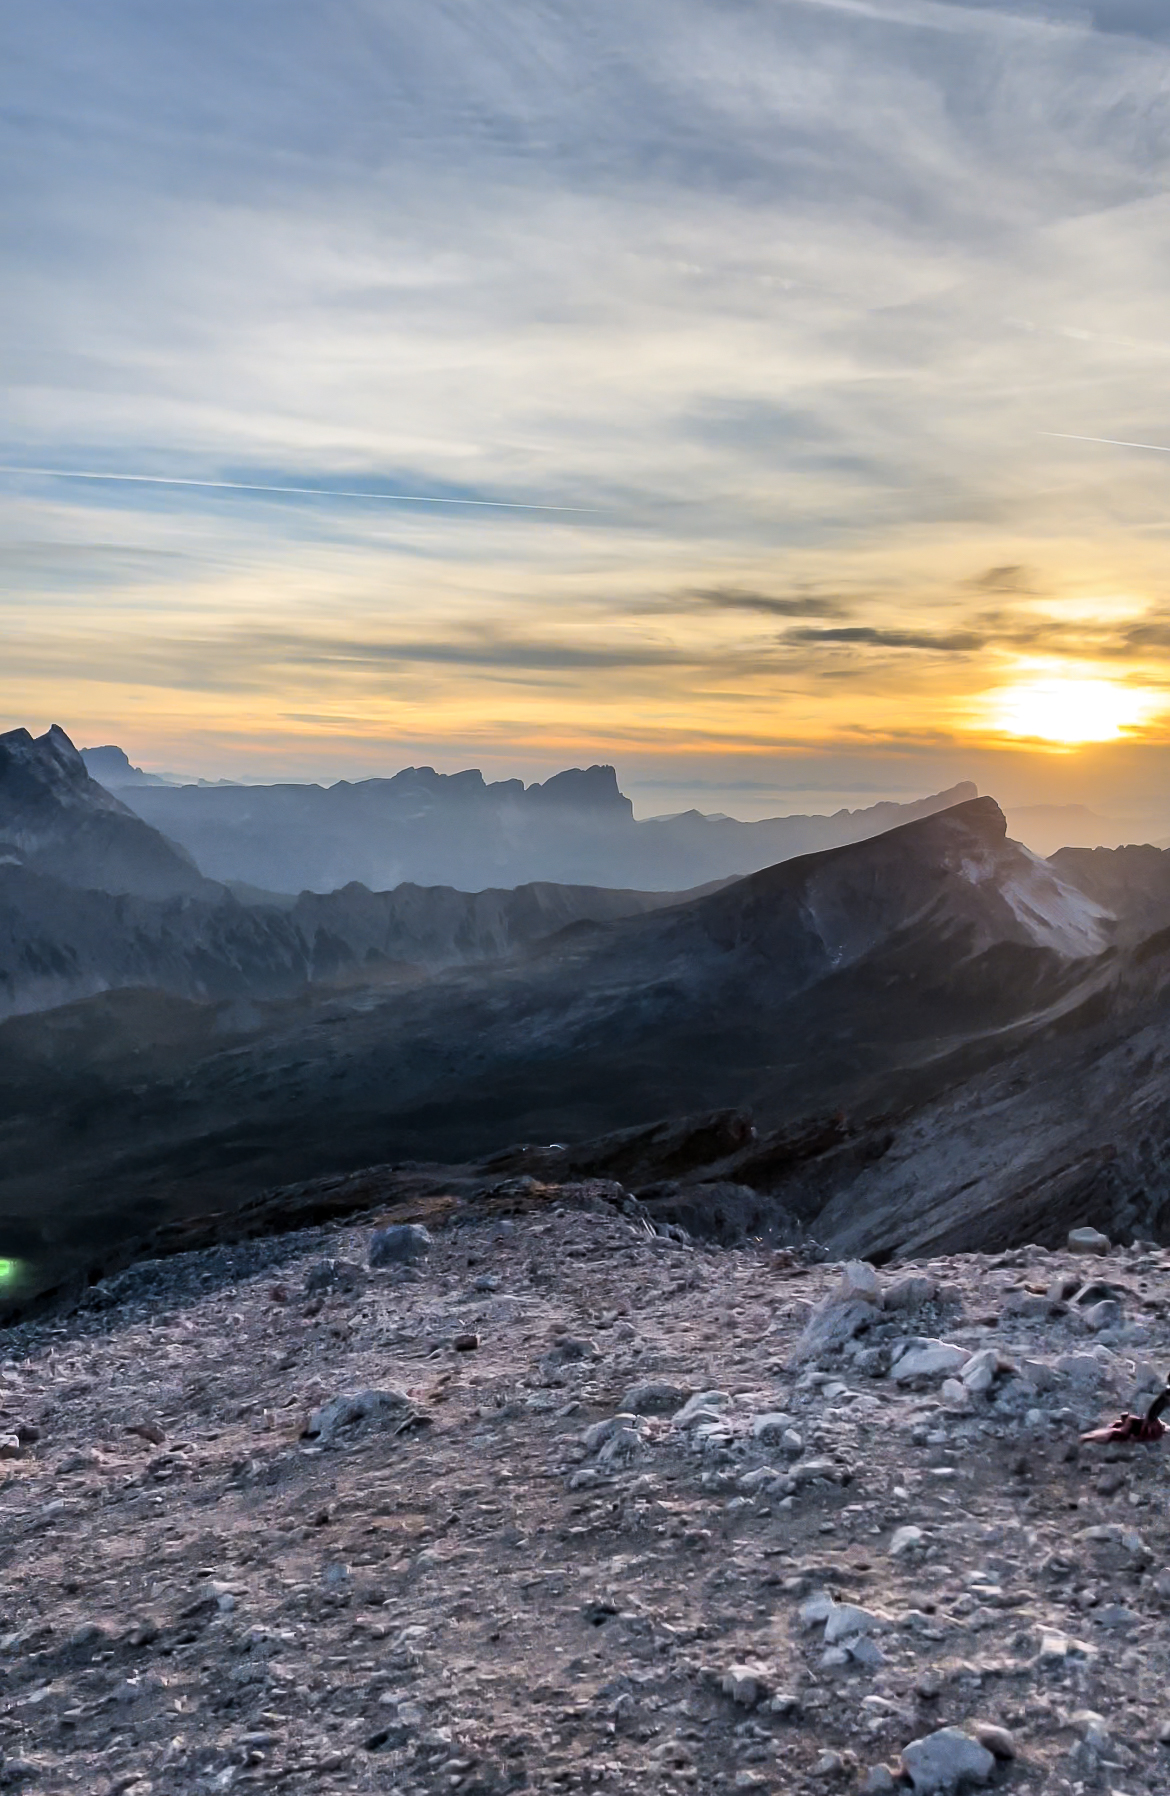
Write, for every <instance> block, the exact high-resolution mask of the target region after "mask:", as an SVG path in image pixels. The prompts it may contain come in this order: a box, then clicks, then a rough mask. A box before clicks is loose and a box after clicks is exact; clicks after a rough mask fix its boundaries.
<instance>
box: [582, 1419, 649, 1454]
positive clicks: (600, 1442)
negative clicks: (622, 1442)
mask: <svg viewBox="0 0 1170 1796" xmlns="http://www.w3.org/2000/svg"><path fill="white" fill-rule="evenodd" d="M636 1419H637V1418H636V1417H635V1416H633V1415H631V1414H629V1413H626V1412H622V1413H620V1414H618V1415H616V1416H606V1418H605V1420H604V1421H603V1422H594V1423H592V1424H591V1426H590V1427H588V1428H587V1429H586V1430H585V1432H584V1434H583V1435H582V1436H581V1445H582V1446H583V1447H584V1449H585V1451H586V1453H597V1452H600V1450H601V1448H602V1447H604V1445H605V1443H606V1441H607V1440H609V1439H610V1438H611V1437H612V1436H613V1435H615V1434H616V1433H617V1431H618V1429H619V1428H632V1427H633V1425H634V1422H635V1421H636Z"/></svg>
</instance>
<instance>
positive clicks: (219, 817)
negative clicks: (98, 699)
mask: <svg viewBox="0 0 1170 1796" xmlns="http://www.w3.org/2000/svg"><path fill="white" fill-rule="evenodd" d="M121 753H122V751H121V750H113V749H109V748H106V749H101V750H98V751H90V752H89V756H88V759H89V765H90V770H91V772H95V773H98V769H99V767H100V768H105V767H106V766H107V765H108V757H110V756H112V755H114V754H119V755H120V754H121ZM96 755H101V756H103V757H107V760H105V761H101V762H98V761H97V760H96V759H95V756H96ZM122 759H123V761H125V760H126V757H125V756H124V755H123V756H122ZM127 765H128V762H127ZM98 777H100V773H98ZM118 790H119V793H120V795H121V797H122V799H123V801H124V803H125V804H126V805H128V806H129V807H131V808H132V809H133V810H134V811H135V812H136V814H137V815H138V816H139V817H141V818H143V819H144V820H145V821H146V822H147V823H150V824H152V825H153V826H154V827H155V828H156V829H158V830H160V831H161V832H162V833H163V834H164V835H166V836H167V837H169V838H170V839H171V840H172V841H175V842H180V843H182V845H183V847H184V848H185V849H186V850H187V852H188V853H189V854H190V855H191V856H192V857H193V859H194V860H195V861H196V862H197V863H198V865H199V867H200V869H201V870H202V871H203V872H204V873H205V874H206V875H207V876H208V877H209V878H211V879H217V880H221V881H224V882H225V883H237V884H240V885H244V886H247V887H252V888H255V889H258V890H259V891H264V892H270V893H271V892H285V893H291V892H300V891H304V890H306V889H307V890H309V891H314V892H331V891H335V890H336V889H337V888H338V887H339V886H343V885H348V884H350V883H352V882H354V881H358V882H360V883H361V884H363V885H366V886H369V887H370V888H371V889H373V890H384V889H388V888H390V887H393V886H397V885H401V884H403V883H407V882H409V883H413V884H416V885H424V886H432V885H451V886H456V887H458V888H459V889H461V890H465V891H468V890H469V891H477V890H479V889H480V888H482V887H484V886H516V885H524V884H528V883H531V882H533V881H537V882H552V883H554V884H560V885H591V886H610V887H616V888H620V889H636V890H643V891H681V890H686V889H690V888H692V887H694V886H698V885H705V884H707V883H708V882H709V881H710V880H713V879H727V878H730V877H737V876H739V875H742V874H744V873H753V872H756V871H757V870H758V869H759V868H760V867H765V866H771V865H772V864H773V863H775V862H776V861H780V860H787V859H790V858H791V857H792V856H793V855H796V854H809V853H812V852H814V851H816V850H817V849H822V848H835V847H839V846H841V845H842V844H843V843H846V842H859V841H862V840H864V839H865V838H866V837H868V836H874V835H878V834H879V833H880V832H881V831H882V830H886V829H891V828H893V827H895V826H896V825H897V824H899V823H908V822H911V821H913V819H914V818H916V817H927V816H930V815H932V814H933V813H934V812H935V811H941V810H945V809H946V808H947V807H948V806H949V805H952V804H959V803H961V802H962V801H963V800H964V799H967V798H974V797H975V795H976V788H975V787H974V786H973V785H972V784H971V783H970V782H969V781H964V782H962V783H961V784H960V785H957V786H954V787H952V788H951V789H950V790H949V791H947V792H939V793H935V794H934V795H933V796H932V797H929V798H923V799H920V800H918V801H917V802H915V803H913V804H888V803H887V804H876V805H872V806H870V807H869V808H868V809H866V810H861V811H838V812H837V813H836V814H835V815H834V816H831V817H774V818H769V819H766V820H765V821H763V822H759V823H741V822H738V821H737V820H736V819H735V818H733V817H707V816H704V815H703V814H702V813H701V812H699V811H685V812H683V813H681V814H680V815H678V816H675V817H663V818H653V819H650V820H647V821H641V822H640V821H638V820H636V819H635V817H634V810H633V805H632V804H631V802H630V800H629V799H628V798H626V797H625V796H624V794H623V793H622V792H621V791H620V790H619V788H618V783H617V774H616V773H615V771H614V769H613V768H612V767H586V768H579V767H577V768H570V769H568V770H566V771H565V772H564V773H558V774H555V775H554V776H553V777H552V778H551V779H548V780H545V781H544V783H543V784H542V785H532V786H525V785H524V783H523V781H521V780H498V781H495V782H493V783H490V784H489V783H487V782H486V781H485V780H484V778H483V775H482V774H481V773H479V772H477V771H475V770H474V769H472V770H469V771H468V772H465V773H453V774H444V773H436V772H435V770H434V768H433V767H407V768H405V769H404V770H403V772H401V773H398V774H395V775H394V777H393V778H392V779H370V780H360V781H357V782H356V783H351V782H349V781H347V780H342V781H339V782H338V783H337V784H336V785H333V786H293V785H282V786H229V785H222V786H207V785H198V786H194V785H190V786H178V787H175V786H161V785H157V786H146V785H131V784H122V785H119V787H118Z"/></svg>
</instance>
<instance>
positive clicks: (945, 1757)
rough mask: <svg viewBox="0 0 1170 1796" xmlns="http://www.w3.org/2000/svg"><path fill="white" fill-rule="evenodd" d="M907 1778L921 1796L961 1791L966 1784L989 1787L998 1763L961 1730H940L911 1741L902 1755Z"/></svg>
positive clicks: (950, 1728)
mask: <svg viewBox="0 0 1170 1796" xmlns="http://www.w3.org/2000/svg"><path fill="white" fill-rule="evenodd" d="M902 1764H903V1766H904V1768H905V1771H906V1775H907V1776H908V1777H909V1779H910V1782H911V1783H912V1784H913V1786H914V1789H915V1791H916V1792H917V1793H918V1796H933V1792H936V1791H937V1792H940V1793H941V1792H946V1791H950V1790H958V1789H960V1788H961V1787H962V1786H963V1784H965V1783H967V1784H985V1783H986V1782H987V1780H988V1778H989V1777H990V1776H991V1773H992V1771H993V1770H994V1769H995V1759H994V1757H993V1756H992V1754H991V1753H990V1752H989V1751H988V1750H987V1748H986V1746H981V1745H980V1743H979V1741H978V1740H973V1739H972V1738H971V1736H970V1734H966V1733H964V1732H963V1730H962V1728H959V1727H940V1728H937V1729H936V1730H935V1732H934V1733H932V1734H925V1735H923V1737H922V1738H921V1739H920V1740H911V1742H910V1744H909V1746H907V1747H905V1748H904V1749H903V1752H902Z"/></svg>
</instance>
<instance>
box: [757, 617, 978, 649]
mask: <svg viewBox="0 0 1170 1796" xmlns="http://www.w3.org/2000/svg"><path fill="white" fill-rule="evenodd" d="M783 640H784V641H785V642H794V643H812V644H819V643H843V644H847V645H848V646H850V647H861V648H875V649H925V650H928V651H930V652H932V653H934V654H939V655H969V654H971V653H972V652H973V651H974V650H975V649H981V648H982V647H983V646H984V644H985V642H986V640H987V639H986V637H984V636H979V635H976V634H975V633H974V632H973V631H970V630H952V631H951V632H950V633H949V634H931V633H929V632H925V631H916V630H879V629H875V628H873V627H872V626H871V625H867V624H858V625H846V626H844V627H842V628H840V629H833V630H815V629H805V630H788V631H787V632H786V633H785V635H784V639H783Z"/></svg>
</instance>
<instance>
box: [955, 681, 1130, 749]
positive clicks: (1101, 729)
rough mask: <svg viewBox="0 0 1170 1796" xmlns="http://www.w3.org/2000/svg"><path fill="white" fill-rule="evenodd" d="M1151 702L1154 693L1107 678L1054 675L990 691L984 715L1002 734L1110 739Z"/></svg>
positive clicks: (1067, 739) (1063, 739) (1071, 742)
mask: <svg viewBox="0 0 1170 1796" xmlns="http://www.w3.org/2000/svg"><path fill="white" fill-rule="evenodd" d="M1157 704H1158V699H1157V696H1156V695H1155V694H1153V693H1151V692H1147V691H1141V690H1138V689H1136V688H1134V687H1129V686H1122V685H1118V684H1116V683H1115V682H1114V681H1112V680H1070V679H1062V678H1060V677H1059V676H1055V677H1052V678H1048V679H1032V680H1023V681H1020V682H1019V684H1017V685H1014V686H1005V687H1003V688H1001V689H1000V690H999V691H998V692H994V693H990V694H989V695H988V709H987V719H988V722H989V723H990V725H991V727H992V728H993V729H996V730H1000V731H1002V732H1003V733H1004V734H1005V735H1008V736H1019V737H1030V738H1032V739H1033V740H1037V741H1041V742H1057V743H1063V744H1065V745H1069V746H1071V745H1075V744H1077V743H1081V742H1113V741H1116V740H1117V739H1118V738H1119V737H1120V736H1123V735H1125V734H1126V733H1127V732H1128V731H1130V730H1133V729H1134V728H1136V727H1137V726H1138V725H1140V724H1142V723H1144V722H1145V721H1146V719H1147V718H1148V717H1149V716H1150V714H1151V712H1152V711H1153V710H1154V709H1155V708H1156V706H1157Z"/></svg>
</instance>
